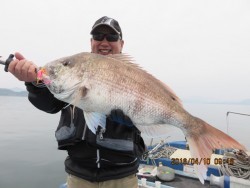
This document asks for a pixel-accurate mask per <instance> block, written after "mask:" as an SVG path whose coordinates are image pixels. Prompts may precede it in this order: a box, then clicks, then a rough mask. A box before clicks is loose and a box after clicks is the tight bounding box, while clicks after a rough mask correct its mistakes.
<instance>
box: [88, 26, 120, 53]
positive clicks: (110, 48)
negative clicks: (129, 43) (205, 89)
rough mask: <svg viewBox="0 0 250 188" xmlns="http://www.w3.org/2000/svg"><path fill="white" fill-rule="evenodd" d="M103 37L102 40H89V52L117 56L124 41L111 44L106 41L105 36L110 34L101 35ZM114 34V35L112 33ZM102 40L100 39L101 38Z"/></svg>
mask: <svg viewBox="0 0 250 188" xmlns="http://www.w3.org/2000/svg"><path fill="white" fill-rule="evenodd" d="M101 34H102V35H104V36H105V37H104V38H103V40H100V41H99V40H95V39H94V37H93V38H91V52H92V53H96V54H102V55H108V54H119V53H121V52H122V47H123V44H124V41H123V40H121V39H118V40H117V41H114V42H111V41H108V40H107V38H108V37H106V35H108V34H112V31H111V32H104V33H102V32H101ZM113 34H114V33H113ZM101 38H102V37H101Z"/></svg>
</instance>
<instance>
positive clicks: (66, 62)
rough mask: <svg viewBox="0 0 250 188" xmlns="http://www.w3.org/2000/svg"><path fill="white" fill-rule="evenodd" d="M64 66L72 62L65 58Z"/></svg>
mask: <svg viewBox="0 0 250 188" xmlns="http://www.w3.org/2000/svg"><path fill="white" fill-rule="evenodd" d="M62 64H63V66H68V65H69V64H70V61H69V60H65V61H63V62H62Z"/></svg>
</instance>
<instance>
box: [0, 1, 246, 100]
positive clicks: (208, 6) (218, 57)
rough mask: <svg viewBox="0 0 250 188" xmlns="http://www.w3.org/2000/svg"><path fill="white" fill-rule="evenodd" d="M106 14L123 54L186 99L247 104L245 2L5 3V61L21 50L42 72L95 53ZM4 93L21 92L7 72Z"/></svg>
mask: <svg viewBox="0 0 250 188" xmlns="http://www.w3.org/2000/svg"><path fill="white" fill-rule="evenodd" d="M104 15H106V16H109V17H113V18H115V19H117V20H118V21H119V23H120V25H121V27H122V30H123V34H124V40H125V46H124V50H123V52H124V53H127V54H130V55H131V56H133V57H134V59H135V60H136V63H138V64H140V66H141V67H143V68H144V69H145V70H147V71H148V72H149V73H151V74H153V75H154V76H155V77H157V78H158V79H160V80H162V81H163V82H165V83H166V84H167V85H169V86H170V87H171V88H172V89H173V90H174V91H175V92H176V94H177V95H178V96H179V97H180V98H181V99H187V98H192V97H201V98H205V99H207V98H209V99H212V100H219V101H225V100H233V101H238V100H243V99H246V98H250V85H249V83H250V1H247V0H245V1H243V0H242V1H241V0H235V1H232V0H209V1H203V0H193V1H189V0H183V1H177V0H174V1H173V0H172V1H168V0H157V1H156V0H138V1H135V0H126V1H125V0H124V1H117V0H106V1H101V0H73V1H72V0H43V1H35V0H2V1H1V16H0V44H1V45H0V46H1V47H0V48H1V50H0V55H2V56H4V57H7V56H8V55H9V53H14V52H16V51H19V52H21V53H23V55H25V57H26V58H27V59H29V60H32V61H33V62H35V63H36V64H37V65H38V66H43V65H44V64H45V63H47V62H49V61H51V60H54V59H57V58H60V57H63V56H67V55H72V54H75V53H78V52H81V51H90V37H91V36H90V34H89V32H90V28H91V27H92V25H93V23H94V22H95V21H96V20H97V19H98V18H100V17H102V16H104ZM1 68H2V69H3V66H1ZM3 87H5V88H14V87H20V88H24V86H23V83H22V82H20V81H18V80H17V79H15V78H14V77H13V76H12V75H11V74H7V73H5V72H4V71H3V70H2V71H0V88H3Z"/></svg>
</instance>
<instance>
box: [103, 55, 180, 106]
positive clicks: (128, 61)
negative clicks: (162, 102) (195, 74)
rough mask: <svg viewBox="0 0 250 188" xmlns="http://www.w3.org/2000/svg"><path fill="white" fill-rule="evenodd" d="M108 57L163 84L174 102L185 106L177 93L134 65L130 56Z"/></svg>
mask: <svg viewBox="0 0 250 188" xmlns="http://www.w3.org/2000/svg"><path fill="white" fill-rule="evenodd" d="M106 57H108V58H112V59H115V60H118V61H121V62H123V63H126V64H127V65H128V66H131V67H134V68H137V69H139V70H140V71H143V72H144V73H145V74H146V75H147V76H149V77H151V78H153V79H155V80H156V81H157V82H158V83H159V84H161V85H162V86H163V87H164V88H165V89H166V91H167V93H168V94H169V95H170V97H171V98H172V100H174V101H176V102H177V103H178V104H179V105H181V106H183V105H182V102H181V100H180V98H179V97H177V95H176V94H175V92H174V91H173V90H172V89H171V88H170V87H169V86H168V85H167V84H165V83H163V82H162V81H160V80H158V79H157V78H155V77H154V76H153V75H151V74H150V73H148V72H147V71H145V70H144V69H142V68H141V67H140V66H139V65H138V64H136V63H134V59H133V58H132V57H131V56H130V55H128V54H112V55H107V56H106Z"/></svg>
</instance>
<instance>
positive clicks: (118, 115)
mask: <svg viewBox="0 0 250 188" xmlns="http://www.w3.org/2000/svg"><path fill="white" fill-rule="evenodd" d="M109 117H110V119H111V120H112V121H114V122H116V123H119V124H121V125H125V126H127V127H130V128H132V127H134V124H133V122H132V121H131V119H130V118H129V117H128V116H126V115H125V114H124V113H123V111H122V110H120V109H117V110H112V111H111V113H110V116H109Z"/></svg>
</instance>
